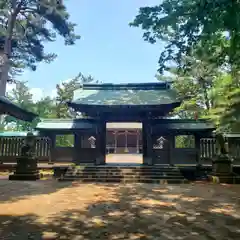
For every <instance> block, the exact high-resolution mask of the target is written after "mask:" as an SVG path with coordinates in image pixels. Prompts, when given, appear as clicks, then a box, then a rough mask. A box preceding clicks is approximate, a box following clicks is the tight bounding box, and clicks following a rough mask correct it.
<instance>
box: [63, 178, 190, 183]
mask: <svg viewBox="0 0 240 240" xmlns="http://www.w3.org/2000/svg"><path fill="white" fill-rule="evenodd" d="M59 181H78V182H82V183H92V182H96V183H104V182H108V183H154V184H181V183H189V181H188V180H186V179H181V178H180V179H177V178H176V179H128V178H126V179H118V178H117V179H114V178H83V179H78V178H74V179H73V178H67V177H65V178H63V179H59Z"/></svg>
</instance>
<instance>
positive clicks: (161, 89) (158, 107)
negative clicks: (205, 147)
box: [36, 82, 214, 165]
mask: <svg viewBox="0 0 240 240" xmlns="http://www.w3.org/2000/svg"><path fill="white" fill-rule="evenodd" d="M67 104H68V106H69V108H71V109H72V110H74V111H75V112H76V113H78V116H79V117H76V118H75V119H45V120H42V121H41V122H40V123H39V124H38V125H37V127H36V130H38V131H39V132H40V135H42V136H48V137H49V138H50V139H51V142H52V145H51V151H50V152H51V155H52V156H51V158H52V159H57V160H60V161H61V160H62V161H64V160H66V159H68V160H71V161H72V162H75V163H77V164H95V165H103V164H105V159H106V154H108V153H136V154H137V153H141V154H142V155H143V164H145V165H155V164H180V163H184V162H186V161H194V163H197V162H198V161H199V148H200V139H201V138H203V137H206V136H209V135H211V133H212V131H213V130H214V126H213V125H212V124H211V123H210V122H208V121H203V120H189V119H184V120H183V119H172V118H170V117H168V116H169V113H170V112H172V111H173V110H174V108H176V107H178V106H180V104H181V99H178V98H177V94H176V92H175V91H174V90H173V89H172V88H171V85H170V84H169V83H166V82H164V83H139V84H83V85H82V87H81V88H80V89H78V90H76V91H75V92H74V97H73V100H72V101H71V102H68V103H67ZM63 135H71V136H73V144H72V146H70V145H69V146H63V147H59V146H56V139H57V138H58V137H59V136H63ZM182 135H191V136H192V146H191V147H189V148H178V147H177V146H176V138H177V137H178V136H182Z"/></svg>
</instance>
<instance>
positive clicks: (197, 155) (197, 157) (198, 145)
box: [194, 134, 201, 164]
mask: <svg viewBox="0 0 240 240" xmlns="http://www.w3.org/2000/svg"><path fill="white" fill-rule="evenodd" d="M194 136H195V148H196V163H197V164H200V162H201V159H200V157H201V156H200V155H201V152H200V139H201V137H200V135H198V134H194Z"/></svg>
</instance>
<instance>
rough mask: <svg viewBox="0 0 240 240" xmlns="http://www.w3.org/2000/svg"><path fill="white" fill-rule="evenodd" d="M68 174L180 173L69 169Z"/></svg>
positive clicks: (175, 171) (177, 171)
mask: <svg viewBox="0 0 240 240" xmlns="http://www.w3.org/2000/svg"><path fill="white" fill-rule="evenodd" d="M67 172H79V173H89V174H91V173H123V174H132V173H134V174H135V173H138V174H145V173H147V174H148V173H153V174H158V173H162V172H165V173H179V172H180V171H179V170H172V171H166V170H161V171H156V170H151V171H149V170H148V171H136V170H131V171H127V170H120V171H112V170H92V171H88V170H87V171H85V170H79V169H68V170H67Z"/></svg>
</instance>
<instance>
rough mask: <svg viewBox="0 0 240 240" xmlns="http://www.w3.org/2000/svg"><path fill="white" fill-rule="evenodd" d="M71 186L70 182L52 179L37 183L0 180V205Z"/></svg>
mask: <svg viewBox="0 0 240 240" xmlns="http://www.w3.org/2000/svg"><path fill="white" fill-rule="evenodd" d="M71 185H72V183H71V182H58V181H57V180H52V179H51V180H38V181H9V180H0V203H1V202H4V201H18V200H19V199H23V198H26V197H29V196H33V195H39V194H50V193H54V192H56V191H58V190H60V189H62V188H65V187H69V186H71ZM6 186H7V188H6ZM9 192H11V194H9Z"/></svg>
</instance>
